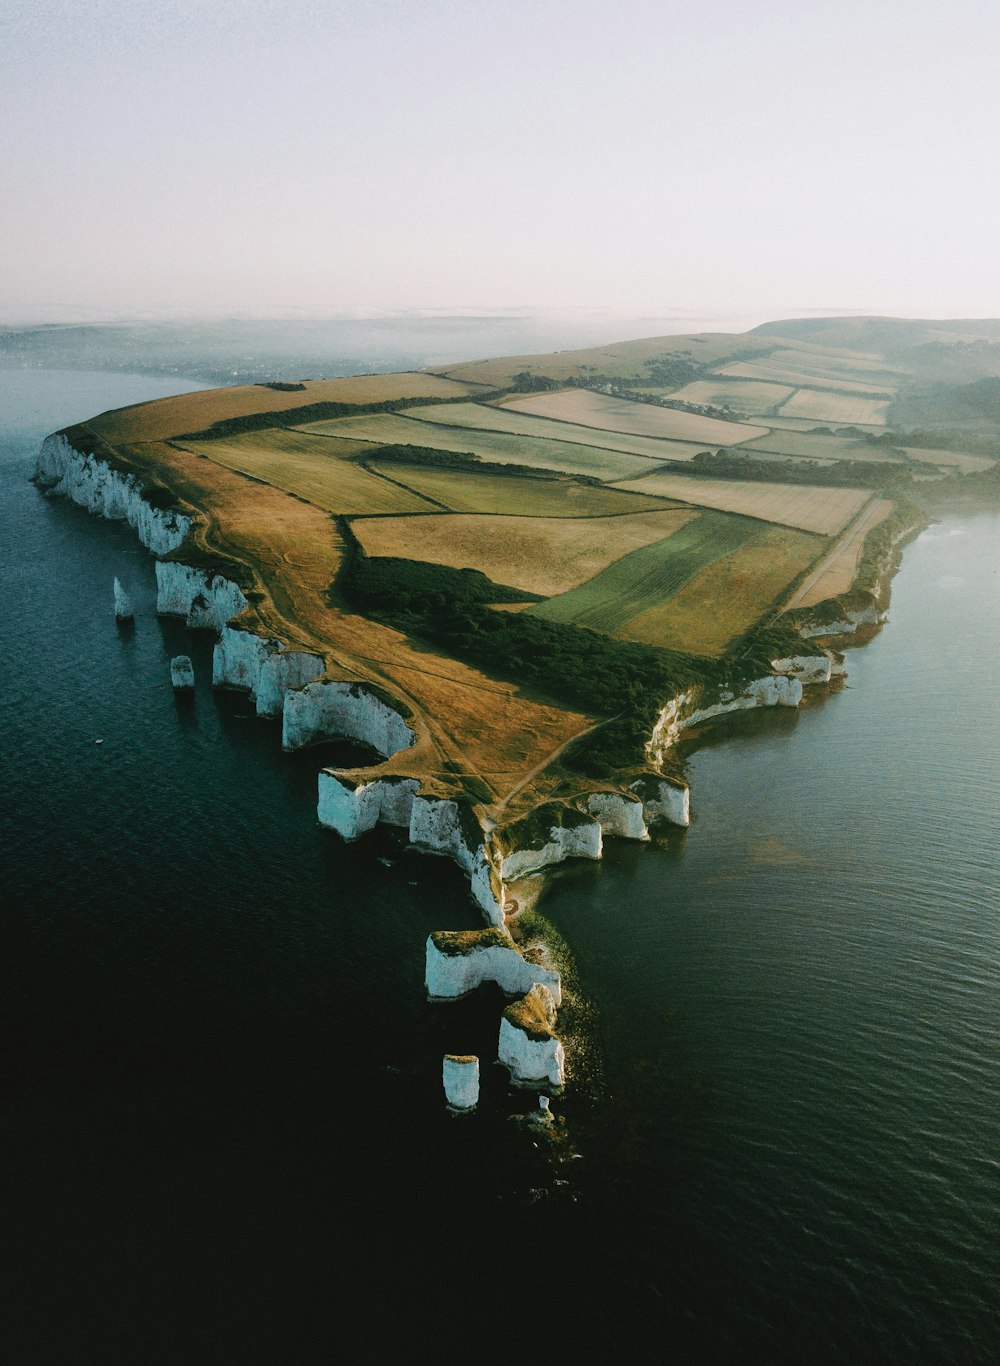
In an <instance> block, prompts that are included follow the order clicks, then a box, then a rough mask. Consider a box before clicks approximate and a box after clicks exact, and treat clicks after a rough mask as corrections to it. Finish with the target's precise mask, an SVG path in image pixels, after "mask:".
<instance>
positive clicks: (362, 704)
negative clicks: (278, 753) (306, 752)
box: [281, 682, 417, 758]
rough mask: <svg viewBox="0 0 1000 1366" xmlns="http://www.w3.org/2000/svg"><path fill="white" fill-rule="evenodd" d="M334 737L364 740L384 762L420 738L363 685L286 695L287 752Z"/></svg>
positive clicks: (316, 686) (321, 686)
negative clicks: (384, 759)
mask: <svg viewBox="0 0 1000 1366" xmlns="http://www.w3.org/2000/svg"><path fill="white" fill-rule="evenodd" d="M334 735H338V736H347V737H348V739H351V740H360V741H362V743H363V744H366V745H370V746H371V748H372V749H373V750H375V752H376V753H377V754H381V755H382V756H383V757H384V758H388V757H389V755H390V754H396V753H397V752H398V751H399V750H401V749H408V748H409V747H410V745H412V744H413V743H414V741H415V740H416V738H417V737H416V733H415V732H414V731H413V730H412V729H411V728H410V727H409V726H408V725H407V724H406V722H405V721H404V720H403V718H402V717H401V716H400V714H399V712H398V711H393V709H392V707H390V706H389V705H388V703H386V702H383V701H382V699H381V698H380V697H378V696H376V694H375V693H374V692H372V691H371V689H369V688H366V687H364V686H363V685H362V684H360V683H323V682H320V683H307V684H306V686H305V687H304V688H300V689H299V690H297V691H294V692H289V693H286V694H285V707H284V720H283V723H282V730H281V745H282V748H283V749H287V750H292V749H302V748H303V747H304V746H305V745H314V744H316V743H317V742H318V741H320V740H328V739H329V738H330V737H331V736H334Z"/></svg>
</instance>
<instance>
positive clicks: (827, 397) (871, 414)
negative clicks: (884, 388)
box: [782, 389, 889, 427]
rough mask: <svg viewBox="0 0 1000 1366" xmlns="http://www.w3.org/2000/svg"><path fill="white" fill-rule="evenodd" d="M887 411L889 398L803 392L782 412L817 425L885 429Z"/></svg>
mask: <svg viewBox="0 0 1000 1366" xmlns="http://www.w3.org/2000/svg"><path fill="white" fill-rule="evenodd" d="M888 409H889V400H888V399H878V398H861V397H854V396H853V395H851V394H833V393H826V392H820V391H819V390H818V389H800V390H799V391H798V393H796V394H793V396H792V397H791V398H790V399H789V400H788V401H787V403H785V404H784V405H783V407H782V412H784V413H787V414H788V416H789V417H814V418H816V420H817V421H818V422H834V423H839V424H843V425H845V426H871V427H884V426H885V415H886V413H887V412H888Z"/></svg>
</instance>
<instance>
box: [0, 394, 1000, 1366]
mask: <svg viewBox="0 0 1000 1366" xmlns="http://www.w3.org/2000/svg"><path fill="white" fill-rule="evenodd" d="M190 387H196V386H194V385H191V384H179V383H174V384H171V383H170V382H169V381H156V380H154V379H151V378H149V377H148V376H142V377H140V376H130V375H123V374H115V375H109V374H102V373H99V372H89V373H74V372H72V371H43V370H28V371H22V370H18V371H3V370H0V426H2V432H3V435H2V436H0V486H2V491H0V519H2V527H0V552H2V555H3V573H2V577H0V598H2V610H0V669H2V672H3V681H4V701H5V708H4V713H5V729H4V738H5V754H4V760H5V763H4V770H5V778H4V798H5V818H4V821H3V824H2V827H0V855H2V861H3V863H2V866H3V870H4V898H3V901H4V907H3V912H2V917H0V941H2V942H0V963H2V965H3V966H2V968H0V972H2V977H3V982H2V990H0V1066H2V1080H3V1094H4V1096H5V1098H6V1102H7V1103H6V1106H5V1112H4V1118H3V1130H2V1132H3V1139H4V1150H5V1153H6V1160H5V1162H4V1167H3V1170H4V1177H5V1185H6V1187H7V1189H6V1192H5V1194H4V1223H5V1232H6V1237H5V1240H4V1254H3V1256H4V1260H5V1263H6V1265H5V1266H4V1268H3V1275H4V1281H5V1284H6V1286H7V1287H8V1294H7V1298H8V1300H9V1302H10V1304H11V1305H13V1306H14V1309H13V1310H12V1311H8V1313H7V1314H6V1315H5V1319H6V1322H5V1330H4V1338H5V1340H6V1342H7V1350H8V1352H9V1353H10V1354H11V1356H12V1358H13V1359H16V1360H19V1361H35V1360H49V1359H53V1358H56V1359H60V1360H67V1359H73V1360H79V1361H92V1360H93V1361H100V1362H102V1363H105V1362H110V1361H130V1362H134V1361H138V1360H143V1361H147V1360H163V1359H171V1360H190V1361H196V1360H211V1361H220V1360H234V1359H238V1360H241V1361H255V1362H256V1361H269V1362H270V1361H279V1360H280V1361H304V1360H314V1359H324V1360H328V1359H330V1358H331V1356H335V1355H338V1354H339V1353H342V1352H343V1351H344V1350H345V1349H346V1350H351V1349H356V1348H359V1347H360V1348H363V1349H364V1350H365V1351H366V1352H367V1354H368V1359H375V1358H376V1357H378V1356H380V1355H381V1354H382V1353H384V1352H385V1351H386V1350H387V1349H388V1348H389V1347H391V1346H398V1345H399V1344H400V1343H404V1344H405V1343H409V1344H411V1346H412V1344H413V1343H415V1342H428V1343H433V1344H434V1345H435V1346H440V1345H442V1344H445V1343H447V1344H449V1345H450V1344H451V1343H453V1342H456V1343H457V1342H459V1341H462V1342H465V1341H468V1342H469V1343H470V1345H472V1347H473V1350H476V1349H478V1347H479V1344H484V1345H485V1346H486V1349H487V1350H491V1348H492V1344H493V1342H494V1341H495V1340H497V1339H498V1338H499V1339H501V1340H502V1341H503V1342H504V1344H505V1349H506V1350H509V1351H510V1352H512V1353H514V1352H520V1351H523V1350H529V1351H536V1350H539V1349H540V1348H544V1346H545V1344H551V1345H552V1346H553V1347H556V1346H558V1347H560V1348H561V1349H562V1350H563V1351H565V1350H566V1349H573V1348H578V1347H581V1346H586V1348H587V1350H588V1351H589V1352H590V1353H591V1355H592V1356H593V1355H595V1354H596V1355H600V1356H605V1355H606V1356H608V1357H609V1358H610V1357H611V1355H612V1354H616V1355H617V1356H625V1355H628V1354H629V1353H632V1354H635V1356H636V1359H639V1360H645V1359H650V1360H651V1359H657V1360H660V1359H664V1360H671V1359H676V1360H681V1361H692V1362H699V1363H700V1362H704V1361H713V1360H720V1361H732V1360H744V1359H746V1360H749V1359H751V1358H755V1359H757V1360H765V1361H772V1362H779V1361H788V1362H796V1363H801V1362H804V1361H809V1362H823V1361H829V1362H844V1363H846V1362H850V1363H852V1366H853V1364H862V1366H863V1364H864V1363H873V1364H874V1363H881V1362H903V1361H906V1362H918V1361H919V1362H920V1363H933V1362H941V1363H945V1362H962V1363H979V1362H983V1363H985V1362H987V1361H992V1360H993V1357H994V1351H993V1349H994V1347H995V1342H996V1331H997V1327H998V1323H997V1315H996V1289H995V1288H996V1285H997V1283H998V1280H1000V1251H998V1249H1000V1195H998V1190H1000V1187H998V1180H997V1177H998V1172H997V1127H996V1114H997V1102H998V1092H1000V1060H998V1052H997V1048H996V1020H997V1018H998V1017H1000V967H998V964H1000V909H998V901H1000V898H998V888H1000V839H998V834H1000V726H998V724H997V721H996V713H995V706H994V703H993V699H992V679H993V678H995V676H996V672H997V663H998V659H997V653H998V652H997V645H996V636H995V628H996V622H997V620H998V615H1000V518H998V517H997V516H995V515H978V516H973V517H969V518H965V519H957V518H956V519H948V520H946V521H944V522H941V523H939V524H936V525H935V526H933V527H931V528H930V529H929V530H928V531H926V532H924V533H923V534H922V535H921V536H920V537H919V538H918V539H917V540H916V541H915V542H914V543H913V544H911V545H910V546H909V547H908V548H907V550H906V553H905V557H904V564H903V569H902V571H901V573H900V574H899V576H898V578H897V580H896V583H895V587H894V592H893V602H892V609H891V620H890V624H889V625H888V626H887V627H886V629H885V630H884V631H882V632H881V633H880V634H879V635H877V636H876V638H875V639H874V640H873V641H872V642H871V643H870V644H868V645H866V646H865V647H864V648H863V649H857V650H851V651H850V652H849V654H848V668H849V685H848V687H847V688H846V689H844V690H843V691H840V692H837V693H834V694H830V695H825V694H824V695H821V696H819V697H816V698H814V699H812V700H811V701H810V704H809V705H808V706H807V707H805V708H804V709H803V711H802V712H801V713H800V714H794V713H789V712H781V713H780V714H774V715H770V716H760V717H751V718H747V719H745V720H744V721H742V722H739V723H733V724H732V725H731V726H730V728H729V729H727V730H725V731H724V732H718V733H717V735H716V738H715V739H713V741H712V743H711V744H710V745H706V746H704V747H702V748H701V749H700V750H698V751H697V752H695V753H693V754H692V755H691V756H690V758H689V770H690V771H689V777H690V780H691V784H692V806H693V811H694V822H693V825H692V827H691V829H690V831H688V832H687V833H686V834H680V833H674V834H672V835H671V836H669V837H668V838H665V839H664V840H663V841H662V842H660V843H657V844H656V845H654V846H653V847H637V846H629V845H623V844H615V843H611V844H610V846H609V848H608V851H607V855H606V858H605V860H604V863H603V864H602V865H601V866H600V867H592V866H584V865H581V866H574V867H567V868H566V869H565V870H563V871H561V872H559V873H557V874H556V875H555V876H554V877H553V878H552V880H551V884H550V890H549V893H548V895H547V897H546V900H545V902H544V905H543V909H544V910H545V912H546V913H547V914H548V915H549V917H550V918H551V919H552V921H553V922H554V923H555V925H556V926H557V927H558V929H559V930H560V931H561V933H562V934H563V935H564V937H565V938H566V940H567V941H568V942H569V945H570V947H571V949H572V950H573V952H574V954H575V956H576V960H577V965H578V971H579V980H580V983H581V986H582V988H583V989H584V991H585V992H586V994H587V996H588V997H589V999H590V1001H591V1002H592V1003H593V1009H592V1011H590V1012H589V1013H588V1012H586V1011H584V1012H578V1014H582V1015H583V1023H582V1024H581V1026H580V1036H579V1038H578V1039H577V1040H575V1041H574V1046H575V1050H576V1051H575V1053H574V1051H573V1049H571V1065H574V1064H575V1068H576V1075H575V1078H574V1079H573V1084H572V1085H571V1087H570V1089H569V1091H568V1093H567V1096H566V1097H565V1099H564V1100H563V1101H561V1102H556V1105H555V1109H556V1111H557V1113H558V1115H559V1119H560V1123H559V1124H558V1125H557V1126H556V1131H555V1136H554V1138H553V1139H552V1140H551V1141H548V1140H542V1139H540V1138H539V1137H538V1136H537V1135H535V1134H534V1133H533V1132H532V1131H530V1130H527V1129H525V1128H524V1127H522V1126H521V1125H519V1124H518V1123H517V1122H516V1116H517V1113H518V1112H519V1111H520V1109H521V1107H522V1105H523V1102H518V1101H517V1099H516V1097H511V1096H510V1094H509V1093H508V1091H507V1088H506V1084H505V1079H504V1076H503V1074H502V1073H501V1072H500V1071H499V1069H497V1068H489V1067H486V1068H485V1071H484V1081H485V1084H484V1095H483V1103H482V1105H481V1107H480V1111H479V1112H478V1113H477V1114H476V1115H475V1116H472V1117H469V1118H466V1119H462V1120H454V1119H451V1118H450V1117H449V1116H448V1115H447V1114H446V1113H445V1110H444V1105H443V1096H442V1093H441V1086H440V1060H441V1055H442V1053H443V1052H445V1051H463V1052H466V1051H470V1052H477V1053H479V1054H481V1056H483V1058H484V1059H488V1058H489V1057H490V1056H491V1053H492V1054H495V1043H496V1029H497V1011H498V1006H499V1004H500V1003H499V1000H498V999H497V998H495V997H492V996H486V997H484V998H483V999H482V1000H477V1001H475V1002H473V1003H470V1004H466V1005H462V1006H458V1007H454V1008H431V1007H430V1006H428V1005H427V1003H426V1002H425V1000H424V997H423V987H422V969H423V944H424V940H425V937H426V935H427V933H428V932H429V931H430V930H432V929H437V928H462V927H467V926H472V925H475V924H476V923H477V916H476V911H475V908H474V907H473V906H472V904H471V902H470V900H469V898H468V896H467V893H466V888H465V884H464V882H463V879H462V876H461V875H460V874H459V872H458V870H457V869H455V868H453V867H452V866H451V865H450V864H449V863H448V862H446V861H444V860H440V859H430V858H426V857H422V856H418V855H415V854H412V853H408V852H406V850H405V849H404V847H403V845H402V842H401V841H400V839H398V838H397V837H395V836H394V835H392V834H390V833H386V832H378V833H376V834H374V835H372V836H370V837H366V839H364V840H363V841H361V842H359V843H358V844H356V845H352V846H345V845H344V844H342V843H341V842H340V841H339V840H338V839H337V838H336V837H335V836H334V835H332V834H330V833H329V832H324V831H321V830H319V829H318V827H317V826H316V823H315V774H316V770H317V769H318V768H319V767H320V766H321V765H322V764H323V763H329V762H336V761H338V760H340V761H344V760H346V759H353V760H357V759H358V758H363V757H364V756H362V755H358V753H357V751H355V750H351V749H349V748H347V747H338V746H324V747H323V748H322V749H321V750H315V751H306V752H305V753H302V754H298V755H295V756H283V755H282V754H281V752H280V746H279V742H278V735H277V731H276V728H275V727H274V726H273V724H267V723H264V722H260V721H258V720H257V719H256V718H255V717H254V716H253V715H252V711H251V708H250V706H249V705H248V704H247V702H246V700H245V699H244V698H242V697H239V696H234V695H218V694H213V693H212V691H211V689H210V687H209V686H208V682H209V677H210V663H211V638H210V637H207V636H205V635H203V634H198V635H192V634H190V633H188V632H186V631H185V630H184V628H183V626H182V625H181V624H180V623H178V622H174V621H159V620H157V618H156V617H155V614H154V603H155V585H154V578H153V572H152V560H151V559H150V557H149V556H148V555H147V554H146V553H145V552H144V551H143V550H141V548H140V547H139V546H138V543H137V542H136V540H135V538H134V536H133V535H132V533H131V532H129V531H128V530H127V528H124V527H122V526H120V525H116V524H109V523H105V522H101V521H99V520H97V519H94V518H90V517H88V516H87V515H86V514H84V513H83V512H81V511H80V510H79V509H77V508H74V507H72V506H70V505H67V504H66V503H64V502H60V501H57V500H50V499H46V498H44V497H43V496H42V495H41V494H40V493H39V492H38V491H37V490H36V489H35V488H34V487H33V486H32V485H31V484H30V483H28V477H29V475H30V473H31V470H32V467H33V461H34V455H35V452H36V450H37V446H38V444H39V442H40V440H41V439H42V437H43V436H44V435H45V434H46V433H47V432H48V431H51V430H53V429H55V428H57V427H59V426H61V425H64V424H66V423H69V422H71V421H73V420H75V419H80V418H83V417H86V416H89V415H91V414H93V413H95V412H97V411H99V410H101V409H103V408H108V407H112V406H119V405H121V404H124V403H130V402H137V401H140V400H141V399H144V398H149V397H153V396H156V395H159V394H163V393H166V392H171V391H172V390H177V389H179V388H190ZM115 574H118V575H119V577H121V578H122V579H123V581H124V582H125V583H126V584H127V586H128V588H129V590H130V592H131V594H132V597H133V601H134V603H135V605H136V611H137V616H136V621H135V625H134V627H130V628H128V627H125V628H123V627H120V626H118V625H116V623H115V620H114V617H113V614H112V595H111V583H112V577H113V576H114V575H115ZM180 652H184V653H190V654H191V655H192V657H193V659H194V662H195V668H196V670H197V674H198V687H197V689H196V693H195V696H194V698H193V700H192V701H190V702H189V703H182V702H178V700H176V699H175V698H174V695H173V693H172V690H171V688H170V685H169V674H168V663H169V659H170V657H171V655H173V654H177V653H180ZM98 740H100V741H101V742H102V743H100V744H97V743H96V742H97V741H98ZM512 1115H513V1116H514V1117H515V1118H513V1119H512V1118H511V1116H512Z"/></svg>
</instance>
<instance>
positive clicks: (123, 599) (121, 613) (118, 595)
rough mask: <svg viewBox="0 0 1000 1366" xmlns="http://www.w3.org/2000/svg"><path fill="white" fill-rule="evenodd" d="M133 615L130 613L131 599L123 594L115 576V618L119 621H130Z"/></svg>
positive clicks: (119, 582) (118, 580)
mask: <svg viewBox="0 0 1000 1366" xmlns="http://www.w3.org/2000/svg"><path fill="white" fill-rule="evenodd" d="M134 615H135V613H134V612H133V611H132V599H131V598H130V597H129V595H128V594H127V593H126V592H125V589H124V588H123V587H122V585H121V580H120V579H119V578H118V576H117V574H116V575H115V616H116V617H117V618H118V620H119V621H131V620H132V618H133V616H134Z"/></svg>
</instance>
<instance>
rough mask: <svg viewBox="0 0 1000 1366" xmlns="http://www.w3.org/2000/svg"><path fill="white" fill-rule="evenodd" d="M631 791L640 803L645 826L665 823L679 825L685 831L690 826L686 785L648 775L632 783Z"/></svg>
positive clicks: (688, 793) (689, 796)
mask: <svg viewBox="0 0 1000 1366" xmlns="http://www.w3.org/2000/svg"><path fill="white" fill-rule="evenodd" d="M631 790H632V791H633V792H635V793H637V794H638V795H639V797H640V800H641V801H642V814H643V819H644V820H645V822H646V824H647V826H648V825H653V824H655V823H658V822H660V821H666V822H667V824H668V825H680V826H683V827H684V828H685V829H686V828H687V827H688V826H689V825H690V824H691V792H690V790H689V788H688V785H687V783H682V782H680V781H679V780H677V779H674V778H662V777H654V776H653V775H652V774H649V775H647V776H646V777H644V778H640V779H639V780H638V781H637V782H634V783H633V784H632V788H631Z"/></svg>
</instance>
